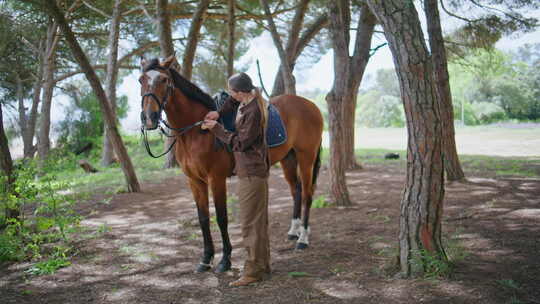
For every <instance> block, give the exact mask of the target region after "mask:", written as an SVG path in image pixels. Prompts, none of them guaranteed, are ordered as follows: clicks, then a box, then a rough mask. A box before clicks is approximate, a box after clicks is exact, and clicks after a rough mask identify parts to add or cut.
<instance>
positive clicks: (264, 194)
mask: <svg viewBox="0 0 540 304" xmlns="http://www.w3.org/2000/svg"><path fill="white" fill-rule="evenodd" d="M237 189H238V190H237V191H238V204H239V209H240V210H239V219H240V225H241V228H242V245H243V247H244V248H246V251H247V259H246V262H245V263H244V271H243V275H244V276H248V277H253V278H262V276H263V275H264V274H265V273H270V240H269V237H268V178H262V177H257V176H250V177H245V178H239V179H238V188H237Z"/></svg>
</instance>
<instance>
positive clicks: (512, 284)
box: [497, 279, 520, 290]
mask: <svg viewBox="0 0 540 304" xmlns="http://www.w3.org/2000/svg"><path fill="white" fill-rule="evenodd" d="M497 283H499V285H501V286H502V287H504V288H507V289H510V290H519V289H520V287H519V284H518V283H517V282H516V281H514V280H512V279H501V280H497Z"/></svg>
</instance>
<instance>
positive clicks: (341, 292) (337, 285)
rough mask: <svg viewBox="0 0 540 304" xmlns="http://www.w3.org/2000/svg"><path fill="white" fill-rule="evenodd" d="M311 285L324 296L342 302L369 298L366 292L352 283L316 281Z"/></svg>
mask: <svg viewBox="0 0 540 304" xmlns="http://www.w3.org/2000/svg"><path fill="white" fill-rule="evenodd" d="M313 285H314V287H315V288H317V289H319V290H320V291H322V292H324V293H325V294H327V295H329V296H331V297H335V298H338V299H342V300H348V299H354V298H361V297H367V296H369V292H368V291H367V290H364V289H363V288H362V286H361V285H358V284H357V283H353V282H347V281H338V280H324V281H317V282H315V283H314V284H313Z"/></svg>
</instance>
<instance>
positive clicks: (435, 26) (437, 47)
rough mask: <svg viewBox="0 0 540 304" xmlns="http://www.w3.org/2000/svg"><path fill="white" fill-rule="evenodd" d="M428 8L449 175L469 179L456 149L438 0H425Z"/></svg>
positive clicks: (445, 161) (446, 167)
mask: <svg viewBox="0 0 540 304" xmlns="http://www.w3.org/2000/svg"><path fill="white" fill-rule="evenodd" d="M424 11H425V13H426V19H427V29H428V34H429V45H430V49H431V55H432V60H433V66H434V70H435V79H436V80H437V94H438V96H439V100H440V107H441V118H442V125H443V128H442V133H443V135H442V138H443V152H444V154H443V157H444V158H443V159H444V167H445V171H446V178H447V179H448V180H450V181H457V180H463V179H465V174H464V173H463V169H462V168H461V164H460V162H459V156H458V154H457V149H456V138H455V129H454V109H453V105H452V94H451V92H450V82H449V76H448V60H447V57H446V49H445V48H444V38H443V34H442V29H441V20H440V17H439V8H438V4H437V0H425V1H424Z"/></svg>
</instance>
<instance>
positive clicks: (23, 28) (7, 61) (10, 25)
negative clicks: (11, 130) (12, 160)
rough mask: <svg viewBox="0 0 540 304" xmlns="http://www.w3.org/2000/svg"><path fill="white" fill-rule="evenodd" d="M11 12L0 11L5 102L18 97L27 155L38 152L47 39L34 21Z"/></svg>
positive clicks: (1, 69)
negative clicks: (38, 112)
mask: <svg viewBox="0 0 540 304" xmlns="http://www.w3.org/2000/svg"><path fill="white" fill-rule="evenodd" d="M11 13H12V12H11V10H7V9H6V11H3V12H2V13H0V32H1V33H2V34H1V37H0V41H1V42H0V57H1V58H2V62H1V63H0V79H1V80H0V85H1V86H2V88H3V90H4V94H2V95H3V98H2V99H3V101H4V102H6V104H11V102H12V101H13V100H16V101H17V104H18V112H19V113H18V114H19V115H18V121H17V123H18V126H19V129H20V135H21V137H22V139H23V147H24V148H23V151H24V157H25V158H28V157H32V156H33V154H34V152H35V146H34V144H33V139H34V133H35V125H36V119H37V108H38V104H39V101H40V94H41V82H42V78H43V69H42V65H41V64H40V61H41V58H42V57H43V48H42V46H43V42H44V39H42V38H41V37H39V36H40V35H39V31H36V30H35V24H33V23H30V22H25V21H26V20H20V18H17V16H14V15H13V14H11ZM36 70H37V71H36ZM31 96H32V105H31V106H30V107H28V103H27V100H28V99H29V98H30V97H31ZM29 108H30V110H29Z"/></svg>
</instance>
